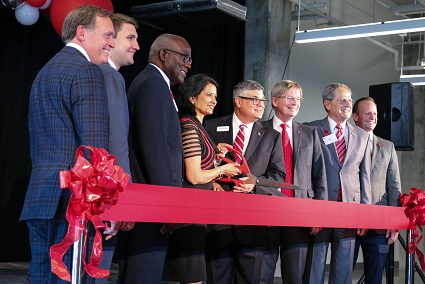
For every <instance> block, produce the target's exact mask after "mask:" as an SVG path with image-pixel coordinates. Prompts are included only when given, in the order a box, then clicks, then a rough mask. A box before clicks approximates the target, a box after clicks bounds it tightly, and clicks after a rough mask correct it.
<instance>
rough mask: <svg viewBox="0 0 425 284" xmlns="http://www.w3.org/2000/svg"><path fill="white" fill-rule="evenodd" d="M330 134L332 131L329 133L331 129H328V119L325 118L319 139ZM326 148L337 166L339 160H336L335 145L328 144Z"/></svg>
mask: <svg viewBox="0 0 425 284" xmlns="http://www.w3.org/2000/svg"><path fill="white" fill-rule="evenodd" d="M331 134H332V131H331V128H330V127H329V121H328V117H325V118H324V119H323V120H322V125H321V131H320V133H319V135H321V137H320V138H322V137H324V136H328V135H331ZM326 147H328V149H329V151H330V152H331V153H332V156H333V157H334V159H335V161H337V162H338V164H339V159H338V154H337V153H336V148H335V143H331V144H328V145H326Z"/></svg>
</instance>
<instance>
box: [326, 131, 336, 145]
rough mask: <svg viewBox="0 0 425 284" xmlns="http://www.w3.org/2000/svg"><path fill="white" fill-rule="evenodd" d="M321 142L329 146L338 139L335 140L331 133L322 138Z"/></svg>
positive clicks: (333, 134) (334, 135)
mask: <svg viewBox="0 0 425 284" xmlns="http://www.w3.org/2000/svg"><path fill="white" fill-rule="evenodd" d="M322 139H323V142H325V145H329V144H332V143H335V142H336V141H338V138H336V134H335V133H332V134H330V135H328V136H325V137H322Z"/></svg>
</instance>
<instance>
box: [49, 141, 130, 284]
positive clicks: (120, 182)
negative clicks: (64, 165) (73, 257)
mask: <svg viewBox="0 0 425 284" xmlns="http://www.w3.org/2000/svg"><path fill="white" fill-rule="evenodd" d="M85 149H87V150H89V152H90V159H91V162H92V163H91V164H90V162H89V161H87V160H86V159H85V158H84V150H85ZM59 177H60V187H61V188H68V189H70V190H71V193H72V194H71V198H70V201H69V203H68V207H67V210H66V219H67V221H68V223H69V224H68V231H67V233H66V235H65V237H64V239H63V240H62V242H60V243H59V244H55V245H53V246H51V247H50V258H51V268H52V272H53V273H55V274H56V275H57V276H58V277H60V278H61V279H63V280H65V281H71V276H70V273H69V270H68V269H67V267H66V265H65V264H64V263H63V260H62V258H63V256H64V254H65V253H66V252H67V250H68V249H69V248H70V247H71V245H72V244H74V242H76V241H78V240H79V239H80V237H81V234H82V233H83V232H84V231H86V225H87V221H90V222H92V223H93V226H94V228H95V237H94V242H93V247H92V252H91V256H90V263H89V264H86V261H85V258H84V257H83V264H84V270H85V271H86V272H87V274H89V275H90V276H92V277H95V278H106V277H109V270H107V269H101V268H98V265H99V264H100V262H101V260H102V256H103V250H102V234H101V232H100V230H101V229H104V228H105V227H106V225H105V224H104V223H103V222H102V219H101V218H100V215H101V214H102V213H103V212H104V211H105V209H106V208H110V207H111V206H112V205H115V204H116V203H117V200H118V195H119V193H120V192H123V190H124V188H125V187H126V186H127V183H128V181H129V179H130V175H129V174H128V173H125V172H124V170H123V169H122V168H121V167H120V166H118V165H116V164H115V156H114V155H112V154H108V152H107V151H106V150H105V149H103V148H94V147H91V146H80V147H78V149H77V151H76V162H75V165H74V167H73V168H72V169H71V170H64V171H61V172H60V174H59ZM85 243H86V240H84V251H85V247H86V244H85Z"/></svg>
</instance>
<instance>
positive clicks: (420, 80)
mask: <svg viewBox="0 0 425 284" xmlns="http://www.w3.org/2000/svg"><path fill="white" fill-rule="evenodd" d="M400 82H409V83H411V84H412V85H415V86H419V85H425V74H423V75H400Z"/></svg>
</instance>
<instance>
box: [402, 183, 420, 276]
mask: <svg viewBox="0 0 425 284" xmlns="http://www.w3.org/2000/svg"><path fill="white" fill-rule="evenodd" d="M400 204H401V205H402V206H403V207H404V208H405V209H404V213H405V214H406V216H407V218H409V229H410V230H413V234H412V238H413V239H414V241H413V242H410V243H409V254H411V253H413V252H415V253H416V255H417V256H418V259H419V263H420V264H421V268H422V270H425V260H424V254H423V253H422V251H420V249H419V248H418V244H419V242H420V241H421V240H422V238H423V231H422V226H423V225H425V192H424V191H423V190H421V189H419V188H411V189H410V195H409V194H407V193H402V194H401V195H400ZM418 229H419V231H420V232H419V231H418Z"/></svg>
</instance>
